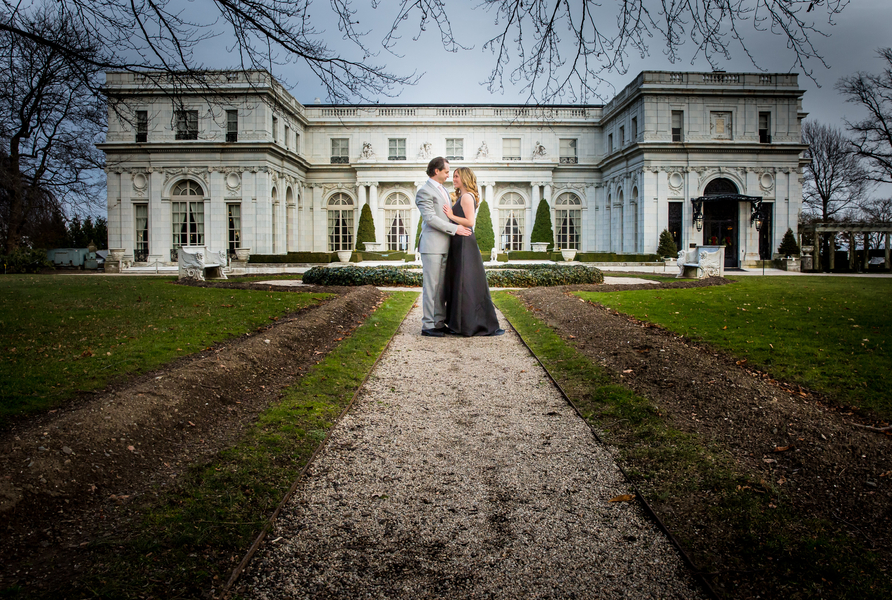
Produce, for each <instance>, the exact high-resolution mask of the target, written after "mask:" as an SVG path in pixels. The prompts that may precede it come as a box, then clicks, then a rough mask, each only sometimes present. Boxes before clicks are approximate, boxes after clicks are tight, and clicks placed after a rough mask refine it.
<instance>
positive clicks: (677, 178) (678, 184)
mask: <svg viewBox="0 0 892 600" xmlns="http://www.w3.org/2000/svg"><path fill="white" fill-rule="evenodd" d="M682 186H684V175H682V174H681V173H679V172H678V171H676V172H675V173H672V174H671V175H669V189H670V190H672V192H673V193H676V194H677V193H679V192H681V188H682Z"/></svg>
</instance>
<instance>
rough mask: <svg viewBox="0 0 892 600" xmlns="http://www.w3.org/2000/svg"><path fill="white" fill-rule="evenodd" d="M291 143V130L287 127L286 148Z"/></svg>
mask: <svg viewBox="0 0 892 600" xmlns="http://www.w3.org/2000/svg"><path fill="white" fill-rule="evenodd" d="M290 141H291V128H290V127H288V126H287V125H285V147H286V148H287V147H288V143H289V142H290Z"/></svg>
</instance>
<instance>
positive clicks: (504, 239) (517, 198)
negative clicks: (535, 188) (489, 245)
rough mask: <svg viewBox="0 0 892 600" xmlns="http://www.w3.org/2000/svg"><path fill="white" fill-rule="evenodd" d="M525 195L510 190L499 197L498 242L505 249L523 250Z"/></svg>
mask: <svg viewBox="0 0 892 600" xmlns="http://www.w3.org/2000/svg"><path fill="white" fill-rule="evenodd" d="M524 212H525V206H524V201H523V197H522V196H521V195H520V194H518V193H516V192H508V193H507V194H505V195H503V196H502V197H501V198H500V199H499V239H498V240H497V242H496V243H497V244H498V245H499V246H501V247H502V249H503V250H505V251H511V250H523V217H524Z"/></svg>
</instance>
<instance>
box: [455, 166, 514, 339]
mask: <svg viewBox="0 0 892 600" xmlns="http://www.w3.org/2000/svg"><path fill="white" fill-rule="evenodd" d="M452 182H453V184H454V186H455V193H454V200H455V204H453V205H452V206H449V205H448V204H447V205H445V206H444V207H443V210H444V211H445V212H446V216H447V217H449V220H451V221H452V222H454V223H458V224H459V225H464V226H465V227H468V228H471V229H473V228H474V221H475V220H476V213H477V206H478V205H479V204H480V196H479V195H478V192H477V177H476V176H475V175H474V171H472V170H471V169H468V168H467V167H458V168H457V169H455V171H454V174H453V177H452ZM445 294H446V326H447V327H448V328H449V330H450V331H451V332H452V333H455V334H458V335H463V336H465V337H470V336H472V335H502V334H503V333H505V331H504V330H503V329H499V320H498V318H497V317H496V309H495V307H493V305H492V299H491V298H490V296H489V286H488V285H487V283H486V272H485V271H484V270H483V258H482V256H481V255H480V249H479V248H478V247H477V237H476V236H475V235H474V234H473V233H472V234H471V235H469V236H461V235H454V236H452V238H451V241H450V243H449V255H448V257H447V258H446V281H445Z"/></svg>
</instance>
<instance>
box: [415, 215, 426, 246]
mask: <svg viewBox="0 0 892 600" xmlns="http://www.w3.org/2000/svg"><path fill="white" fill-rule="evenodd" d="M423 222H424V219H422V218H421V217H420V216H419V217H418V231H416V232H415V250H416V251H417V250H418V246H420V245H421V224H422V223H423Z"/></svg>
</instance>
